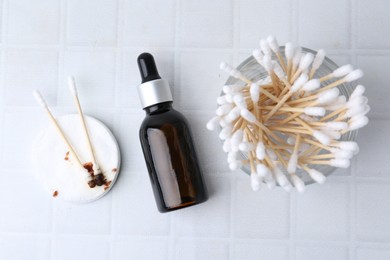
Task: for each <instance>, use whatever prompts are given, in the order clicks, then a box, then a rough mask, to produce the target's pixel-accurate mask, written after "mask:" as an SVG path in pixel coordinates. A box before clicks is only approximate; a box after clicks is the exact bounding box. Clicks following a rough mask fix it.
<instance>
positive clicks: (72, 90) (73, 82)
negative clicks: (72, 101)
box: [68, 76, 77, 96]
mask: <svg viewBox="0 0 390 260" xmlns="http://www.w3.org/2000/svg"><path fill="white" fill-rule="evenodd" d="M68 86H69V91H70V93H72V95H73V96H77V88H76V80H75V79H74V77H73V76H69V77H68Z"/></svg>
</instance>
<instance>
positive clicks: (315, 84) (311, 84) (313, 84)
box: [302, 79, 321, 91]
mask: <svg viewBox="0 0 390 260" xmlns="http://www.w3.org/2000/svg"><path fill="white" fill-rule="evenodd" d="M320 86H321V82H320V80H319V79H312V80H309V81H308V82H306V83H305V85H303V87H302V90H304V91H314V90H316V89H318V88H319V87H320Z"/></svg>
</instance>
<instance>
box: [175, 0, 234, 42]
mask: <svg viewBox="0 0 390 260" xmlns="http://www.w3.org/2000/svg"><path fill="white" fill-rule="evenodd" d="M181 5H182V6H181V15H180V43H181V46H183V47H192V48H199V47H207V48H227V47H232V46H233V30H232V27H233V1H232V0H229V1H224V0H212V1H209V0H190V1H182V2H181Z"/></svg>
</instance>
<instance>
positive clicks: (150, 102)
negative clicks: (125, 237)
mask: <svg viewBox="0 0 390 260" xmlns="http://www.w3.org/2000/svg"><path fill="white" fill-rule="evenodd" d="M137 61H138V67H139V70H140V73H141V78H142V83H141V85H139V86H138V94H139V96H140V99H141V103H142V107H143V109H144V111H145V112H146V117H145V119H144V121H143V123H142V125H141V127H140V131H139V137H140V141H141V146H142V150H143V153H144V157H145V161H146V166H147V168H148V172H149V177H150V181H151V183H152V188H153V192H154V197H155V199H156V203H157V208H158V210H159V211H160V212H169V211H172V210H177V209H181V208H184V207H188V206H193V205H196V204H199V203H202V202H205V201H206V200H207V198H208V195H207V191H206V187H205V184H204V180H203V176H202V172H201V168H200V166H199V162H198V158H197V155H196V151H195V147H194V143H193V140H192V135H191V131H190V127H189V124H188V121H187V119H186V118H185V117H184V116H183V115H182V114H181V113H180V112H178V111H176V110H175V109H173V108H172V102H173V99H172V94H171V91H170V87H169V84H168V82H167V81H166V80H164V79H161V77H160V75H159V74H158V71H157V67H156V63H155V61H154V58H153V56H152V55H151V54H149V53H142V54H141V55H139V57H138V60H137Z"/></svg>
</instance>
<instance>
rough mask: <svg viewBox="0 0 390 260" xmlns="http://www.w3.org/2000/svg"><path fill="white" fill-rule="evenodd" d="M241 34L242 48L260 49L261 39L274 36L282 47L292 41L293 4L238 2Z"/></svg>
mask: <svg viewBox="0 0 390 260" xmlns="http://www.w3.org/2000/svg"><path fill="white" fill-rule="evenodd" d="M238 8H239V16H238V17H235V19H239V21H238V23H239V32H238V39H239V40H238V41H239V46H240V47H241V48H250V49H255V48H259V41H260V39H265V38H266V37H267V36H268V35H270V34H272V35H274V36H275V37H276V38H277V39H278V42H279V44H280V45H284V44H285V43H286V42H287V41H291V40H292V39H291V37H292V34H291V28H292V27H291V26H292V24H291V22H292V12H291V8H292V2H291V1H289V0H282V1H256V0H243V1H238Z"/></svg>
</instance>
